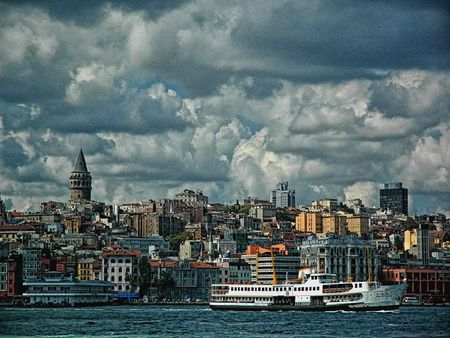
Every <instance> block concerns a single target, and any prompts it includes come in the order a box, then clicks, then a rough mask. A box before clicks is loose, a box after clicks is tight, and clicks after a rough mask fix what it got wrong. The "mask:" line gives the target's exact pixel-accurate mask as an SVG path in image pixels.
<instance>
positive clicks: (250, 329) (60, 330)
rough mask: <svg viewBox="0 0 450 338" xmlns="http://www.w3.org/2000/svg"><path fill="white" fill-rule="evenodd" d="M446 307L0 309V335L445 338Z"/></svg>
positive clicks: (448, 314)
mask: <svg viewBox="0 0 450 338" xmlns="http://www.w3.org/2000/svg"><path fill="white" fill-rule="evenodd" d="M449 318H450V308H449V307H402V308H401V309H400V310H397V311H380V312H345V311H344V312H234V311H230V312H220V311H212V310H210V309H209V308H208V307H206V306H204V307H203V306H105V307H92V308H42V309H37V308H36V309H33V308H0V335H1V336H52V337H53V336H60V337H80V336H108V337H109V336H120V337H138V336H140V337H143V336H158V337H182V336H183V337H271V336H280V337H294V336H297V337H300V336H303V337H359V338H360V337H449V336H450V325H449V323H450V320H449Z"/></svg>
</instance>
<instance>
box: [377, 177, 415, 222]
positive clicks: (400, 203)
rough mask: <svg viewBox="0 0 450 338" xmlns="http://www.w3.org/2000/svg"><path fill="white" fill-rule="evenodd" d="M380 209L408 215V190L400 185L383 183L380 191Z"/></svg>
mask: <svg viewBox="0 0 450 338" xmlns="http://www.w3.org/2000/svg"><path fill="white" fill-rule="evenodd" d="M380 208H381V209H382V210H384V211H386V210H390V211H392V212H393V213H395V214H403V215H408V189H406V188H403V186H402V183H385V184H384V189H380Z"/></svg>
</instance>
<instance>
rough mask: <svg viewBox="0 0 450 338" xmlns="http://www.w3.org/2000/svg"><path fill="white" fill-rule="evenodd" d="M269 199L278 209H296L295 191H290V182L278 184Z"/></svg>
mask: <svg viewBox="0 0 450 338" xmlns="http://www.w3.org/2000/svg"><path fill="white" fill-rule="evenodd" d="M269 199H270V202H272V204H273V205H275V207H276V208H295V190H289V184H288V182H280V183H278V184H277V186H276V189H275V190H272V191H271V192H270V198H269Z"/></svg>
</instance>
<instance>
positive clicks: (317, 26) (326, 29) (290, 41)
mask: <svg viewBox="0 0 450 338" xmlns="http://www.w3.org/2000/svg"><path fill="white" fill-rule="evenodd" d="M83 4H84V5H83ZM447 9H448V8H446V5H442V6H439V3H438V2H431V3H428V2H414V3H411V2H409V1H405V2H401V1H400V2H395V3H384V2H374V3H370V4H364V5H361V4H360V3H359V2H346V3H330V2H326V3H324V2H320V1H318V2H310V1H305V2H297V1H296V2H290V1H274V2H270V1H267V2H259V3H257V4H252V3H245V2H244V3H240V2H226V3H221V2H211V1H197V2H184V1H173V2H163V1H155V2H151V4H146V3H145V2H133V3H131V4H130V3H128V2H123V3H121V2H112V3H109V2H81V5H80V2H76V3H75V2H74V3H65V4H64V5H62V4H61V5H55V4H51V2H47V1H42V2H34V1H24V2H21V3H20V4H16V3H15V2H10V1H6V2H3V3H2V4H0V11H1V12H2V13H3V14H2V23H3V25H2V27H0V46H2V50H3V51H4V52H3V53H2V55H0V168H1V170H0V196H1V198H2V199H3V200H4V201H6V204H7V208H8V209H11V208H14V209H17V210H26V209H28V208H32V209H34V210H36V209H37V208H38V207H39V203H40V202H43V201H47V200H57V201H67V200H68V197H69V196H70V194H69V185H68V177H69V175H70V173H71V172H72V171H73V168H74V165H75V160H76V157H77V154H78V152H79V148H80V140H81V139H83V150H84V152H85V153H84V155H85V156H86V162H87V164H88V168H89V171H90V173H91V175H92V199H94V200H97V201H105V202H107V203H121V202H129V201H139V200H145V199H149V198H162V197H170V196H173V195H175V194H176V193H177V192H179V191H183V189H186V188H188V189H201V190H202V191H203V192H204V193H205V194H206V195H208V196H209V197H210V201H218V202H227V203H233V202H234V201H235V200H236V199H239V200H243V199H244V198H245V197H247V196H254V197H260V198H265V199H268V198H269V192H270V191H272V190H273V189H274V188H275V186H276V184H277V183H279V182H282V181H288V182H289V186H290V187H292V189H293V190H295V191H296V196H295V198H296V202H297V204H302V203H307V202H310V201H312V200H316V199H320V198H324V197H331V198H338V199H339V200H341V201H345V200H346V199H350V198H355V197H359V198H362V199H363V201H364V203H365V204H366V205H368V206H373V205H376V206H378V205H379V195H378V189H379V188H380V187H382V184H383V183H386V182H403V184H404V187H406V188H408V190H409V202H410V206H409V211H410V213H411V214H414V213H418V214H420V213H426V212H444V213H446V214H450V188H449V187H450V174H449V168H450V157H449V154H450V114H449V108H450V71H449V69H450V61H449V60H450V58H449V49H448V47H449V45H448V41H447V40H448V27H449V26H448V16H447V14H446V10H447ZM393 32H395V34H394V33H393Z"/></svg>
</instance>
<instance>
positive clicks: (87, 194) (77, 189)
mask: <svg viewBox="0 0 450 338" xmlns="http://www.w3.org/2000/svg"><path fill="white" fill-rule="evenodd" d="M91 181H92V178H91V174H90V173H89V171H88V170H87V166H86V160H85V159H84V154H83V149H82V148H80V153H79V154H78V158H77V162H76V163H75V168H73V171H72V172H71V174H70V199H71V200H72V201H80V200H88V201H90V200H91V190H92V188H91Z"/></svg>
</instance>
